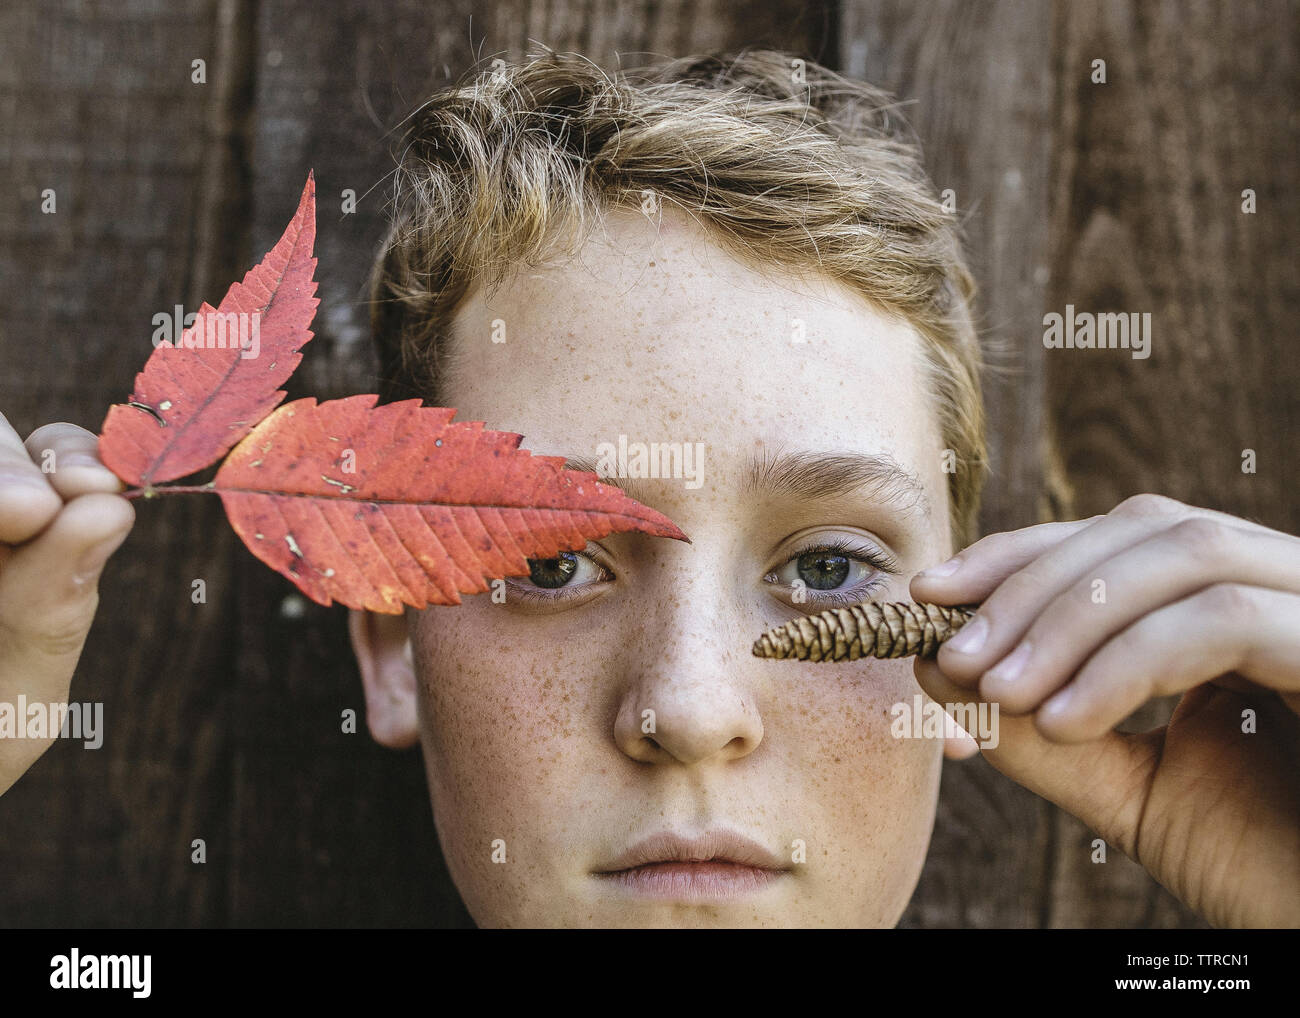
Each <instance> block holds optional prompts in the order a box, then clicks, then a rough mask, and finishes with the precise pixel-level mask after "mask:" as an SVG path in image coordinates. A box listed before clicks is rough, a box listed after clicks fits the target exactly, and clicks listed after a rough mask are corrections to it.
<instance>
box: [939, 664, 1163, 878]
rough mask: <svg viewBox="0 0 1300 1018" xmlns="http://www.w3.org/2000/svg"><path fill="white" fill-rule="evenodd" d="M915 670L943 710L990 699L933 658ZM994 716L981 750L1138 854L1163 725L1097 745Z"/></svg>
mask: <svg viewBox="0 0 1300 1018" xmlns="http://www.w3.org/2000/svg"><path fill="white" fill-rule="evenodd" d="M914 672H915V674H916V679H917V682H918V684H919V685H920V686H921V688H922V689H923V690H925V692H926V694H927V695H929V696H930V697H931V698H932V699H933V700H935V701H936V702H938V703H940V704H943V705H944V707H945V709H948V708H950V707H956V708H961V707H962V705H975V706H978V704H980V703H986V702H987V701H985V700H983V699H982V698H981V697H980V696H979V694H978V693H977V692H975V691H973V690H970V689H967V688H965V687H962V686H959V685H957V684H956V683H954V682H953V681H952V680H951V679H950V678H949V677H948V676H946V675H945V674H944V673H943V671H942V670H941V669H940V667H939V666H938V664H937V663H936V662H935V661H933V660H922V659H918V660H917V662H916V664H915V665H914ZM995 706H996V703H994V704H990V708H992V707H995ZM948 713H949V714H952V713H953V710H948ZM992 721H993V724H994V731H993V735H992V737H991V738H989V739H988V740H986V741H985V743H984V746H983V748H982V749H981V752H982V754H983V756H984V759H985V760H987V761H988V762H989V763H990V764H992V765H993V766H994V767H995V768H997V769H998V770H999V771H1001V772H1002V773H1003V774H1005V775H1006V776H1007V777H1009V778H1011V780H1013V781H1015V782H1016V783H1017V784H1020V785H1023V786H1024V787H1025V788H1028V789H1029V790H1030V791H1031V792H1034V793H1035V794H1037V795H1041V796H1042V797H1043V798H1045V799H1047V800H1049V801H1051V802H1054V803H1056V805H1058V806H1060V807H1061V808H1062V809H1063V810H1066V811H1067V812H1068V813H1071V814H1072V815H1074V816H1076V817H1078V818H1079V819H1080V820H1082V821H1083V822H1084V823H1085V824H1087V825H1088V826H1089V827H1090V828H1092V829H1093V830H1094V831H1096V832H1097V833H1098V834H1100V835H1101V836H1102V837H1103V838H1104V839H1105V840H1106V841H1107V842H1109V843H1111V844H1113V845H1117V846H1119V848H1120V849H1121V850H1122V851H1124V852H1125V853H1127V854H1129V855H1130V856H1132V855H1133V854H1134V852H1135V845H1136V834H1137V830H1138V823H1139V821H1140V819H1141V816H1142V804H1143V803H1144V802H1145V800H1146V790H1147V788H1148V787H1149V785H1150V782H1151V778H1152V776H1153V775H1154V773H1155V768H1156V766H1157V765H1158V763H1159V760H1160V747H1161V745H1162V743H1163V738H1164V733H1163V730H1162V729H1156V730H1154V731H1151V732H1143V733H1142V734H1140V735H1130V734H1121V733H1118V732H1107V733H1106V734H1105V735H1103V736H1102V737H1101V738H1099V739H1095V740H1093V741H1092V742H1088V743H1083V744H1080V745H1062V744H1059V743H1055V742H1051V741H1050V740H1048V739H1046V738H1045V737H1044V736H1043V735H1042V733H1041V732H1039V731H1038V729H1037V727H1036V726H1035V725H1034V721H1033V718H1032V717H1020V718H1016V717H1006V716H1003V715H1001V713H1000V712H998V713H994V714H992Z"/></svg>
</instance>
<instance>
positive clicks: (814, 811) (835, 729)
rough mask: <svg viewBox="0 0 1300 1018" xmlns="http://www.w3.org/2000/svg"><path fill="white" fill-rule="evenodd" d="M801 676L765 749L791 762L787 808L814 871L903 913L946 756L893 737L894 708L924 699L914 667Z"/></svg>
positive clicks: (775, 718) (776, 703)
mask: <svg viewBox="0 0 1300 1018" xmlns="http://www.w3.org/2000/svg"><path fill="white" fill-rule="evenodd" d="M796 667H797V669H798V673H797V674H790V675H787V676H785V677H784V678H783V683H784V682H787V681H788V682H791V684H792V687H791V690H790V692H789V693H788V694H786V695H774V696H773V702H772V704H771V706H770V707H769V709H768V710H767V711H766V717H765V719H764V724H765V730H766V733H765V736H764V741H766V740H767V739H768V738H772V739H773V740H774V742H778V741H779V744H780V745H781V747H782V754H783V755H787V757H788V761H787V763H786V764H785V767H784V770H785V772H786V774H787V775H788V776H789V777H790V779H791V780H792V781H793V782H794V784H793V785H792V787H791V795H790V798H791V801H790V803H789V807H790V809H791V813H792V815H794V816H802V817H803V818H805V820H806V821H807V823H808V824H809V834H808V835H807V837H808V842H807V844H808V856H809V861H810V862H811V861H813V860H814V859H815V858H818V857H819V858H820V860H821V861H822V863H823V865H824V866H825V872H826V875H827V876H829V877H830V878H831V879H833V880H835V881H836V882H837V883H840V884H841V886H842V887H845V888H846V889H847V888H853V889H854V890H855V891H856V892H858V893H860V894H861V895H862V896H863V897H864V898H865V899H866V900H868V901H870V902H872V903H873V906H881V907H884V909H885V911H886V912H888V910H889V908H891V907H893V905H894V904H896V905H897V909H898V910H899V911H900V912H901V910H902V908H903V907H905V905H906V902H907V898H908V897H909V896H910V894H911V891H912V889H913V887H914V885H915V880H916V878H917V876H919V874H920V870H921V866H922V865H923V863H924V857H925V851H926V847H927V846H928V844H929V838H930V831H931V828H932V825H933V818H934V806H935V802H936V800H937V796H938V788H939V774H940V768H941V766H942V752H943V745H942V742H940V741H937V740H934V739H911V738H903V739H900V738H895V737H894V735H893V734H892V732H891V730H890V726H891V722H892V721H893V714H892V713H891V708H892V707H893V706H894V704H896V703H900V702H902V703H908V704H910V703H911V702H912V697H913V696H914V695H916V694H918V693H920V687H919V686H917V685H916V681H915V678H914V677H913V674H912V666H911V660H910V659H904V660H901V661H872V662H869V663H867V664H865V665H863V664H862V663H861V662H859V663H857V664H853V665H843V666H840V665H822V664H810V665H809V664H805V665H800V666H796ZM792 671H793V669H792ZM796 684H797V685H796ZM795 836H796V837H798V836H799V835H795ZM813 839H816V842H817V847H816V848H814V840H813ZM846 904H847V903H846ZM882 916H884V913H882ZM895 918H896V917H895ZM880 921H883V922H889V921H892V920H891V919H890V918H889V917H888V916H884V918H882V919H881V920H880Z"/></svg>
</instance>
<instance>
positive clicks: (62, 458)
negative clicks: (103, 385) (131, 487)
mask: <svg viewBox="0 0 1300 1018" xmlns="http://www.w3.org/2000/svg"><path fill="white" fill-rule="evenodd" d="M23 444H24V446H25V447H26V449H27V453H28V455H29V456H30V457H31V459H32V460H33V462H35V463H36V464H37V465H38V466H39V467H40V469H41V471H42V472H43V473H44V474H45V476H46V478H47V479H48V480H49V482H50V483H51V484H52V485H54V490H55V491H57V492H58V493H59V495H60V496H61V497H62V498H63V500H64V501H65V502H67V501H70V500H71V499H74V498H76V497H77V496H78V495H89V494H91V493H92V492H96V491H102V492H106V493H108V494H110V495H111V494H116V493H117V492H119V491H122V490H123V489H124V485H123V484H122V482H121V481H120V480H118V477H117V475H116V474H114V473H113V471H111V470H109V469H108V467H106V466H104V464H103V463H102V462H101V461H100V459H99V436H98V435H95V434H93V433H91V432H89V431H87V430H86V429H85V428H79V427H77V425H75V424H46V425H44V426H42V427H39V428H37V429H36V430H35V431H33V432H32V433H31V434H30V435H28V436H27V441H26V442H25V443H23Z"/></svg>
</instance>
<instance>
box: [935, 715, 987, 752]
mask: <svg viewBox="0 0 1300 1018" xmlns="http://www.w3.org/2000/svg"><path fill="white" fill-rule="evenodd" d="M944 717H945V718H947V719H948V721H949V722H950V723H951V726H952V729H953V731H952V734H949V735H945V736H944V740H943V755H944V757H945V758H946V759H948V760H969V759H970V758H971V757H973V756H976V755H977V754H978V753H979V751H980V744H979V743H978V742H976V741H975V736H973V735H971V734H970V732H968V731H966V729H964V728H962V726H961V725H959V724H957V722H956V721H954V720H953V719H952V715H951V714H946V713H945V715H944Z"/></svg>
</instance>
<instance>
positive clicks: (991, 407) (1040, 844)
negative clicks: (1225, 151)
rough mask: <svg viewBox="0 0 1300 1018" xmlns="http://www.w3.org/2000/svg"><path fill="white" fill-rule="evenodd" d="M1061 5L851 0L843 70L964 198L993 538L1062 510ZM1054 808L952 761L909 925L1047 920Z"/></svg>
mask: <svg viewBox="0 0 1300 1018" xmlns="http://www.w3.org/2000/svg"><path fill="white" fill-rule="evenodd" d="M1051 38H1052V23H1051V11H1050V8H1048V7H1047V6H1045V5H1039V4H1022V3H1015V2H1010V0H980V2H975V3H969V2H964V0H945V2H940V3H927V4H912V3H909V2H906V0H890V2H871V0H849V2H848V3H846V4H844V7H843V20H842V23H841V29H840V49H841V53H842V55H843V56H842V60H843V67H844V71H845V73H847V74H850V75H852V76H854V77H857V78H863V79H866V80H868V81H871V82H872V83H874V84H877V85H881V86H883V87H885V88H887V89H889V90H890V91H892V92H894V93H895V95H897V96H898V98H899V99H900V100H901V102H902V104H903V106H902V112H903V115H904V116H906V117H907V118H908V119H909V120H910V121H911V123H912V125H913V127H914V128H915V129H916V131H917V133H918V135H919V137H920V139H921V142H922V145H923V147H924V151H925V154H926V164H927V168H928V170H929V172H930V174H931V177H932V178H933V179H934V182H935V186H936V187H937V188H938V189H939V190H940V191H943V190H944V189H946V188H951V189H952V190H953V191H955V192H956V199H957V208H958V210H959V212H960V213H961V215H962V217H963V221H964V224H965V229H966V233H967V252H968V257H969V258H970V261H971V266H972V269H973V271H974V272H975V275H976V279H977V281H978V284H979V286H980V291H981V292H980V298H979V300H980V304H979V308H978V311H979V315H980V318H979V323H980V330H981V335H982V336H983V337H984V338H985V340H986V342H987V343H988V345H989V346H990V347H991V348H993V350H994V351H995V356H994V357H993V358H992V363H993V364H994V365H995V366H996V368H997V369H998V371H999V373H998V374H994V375H992V376H991V377H990V380H989V384H988V385H987V388H986V392H985V398H986V402H987V406H988V413H989V441H990V447H991V448H990V467H991V477H990V480H989V484H988V487H987V490H986V494H985V498H984V504H983V510H982V514H981V520H980V522H981V529H982V530H983V531H984V532H992V531H997V530H1008V529H1014V528H1017V527H1023V526H1028V525H1029V524H1032V523H1036V522H1038V521H1039V520H1040V519H1043V518H1047V517H1048V516H1049V515H1050V513H1051V511H1052V510H1051V506H1050V504H1049V489H1048V483H1047V480H1046V478H1045V476H1044V470H1043V457H1042V455H1041V451H1042V447H1041V445H1040V436H1041V435H1042V430H1043V420H1044V402H1043V366H1042V345H1041V341H1040V335H1041V334H1040V332H1039V330H1038V329H1036V328H1034V327H1032V323H1033V322H1034V321H1036V320H1037V318H1038V316H1039V315H1040V312H1039V311H1038V309H1039V308H1040V307H1041V306H1042V302H1043V295H1044V292H1045V285H1046V283H1047V264H1048V256H1049V237H1048V233H1047V220H1048V217H1047V199H1048V194H1049V191H1050V188H1049V169H1050V155H1051V151H1050V147H1049V138H1050V123H1051V119H1050V118H1051V97H1052V80H1053V79H1052V67H1051ZM1055 812H1057V811H1056V809H1055V807H1053V806H1051V805H1050V804H1048V803H1045V802H1044V801H1043V800H1041V799H1039V798H1038V797H1037V796H1035V795H1033V794H1032V793H1030V792H1028V791H1026V790H1025V789H1023V788H1021V787H1020V786H1018V785H1016V784H1014V783H1013V782H1011V781H1009V780H1008V779H1006V778H1004V777H1003V776H1002V775H1001V774H999V773H998V772H997V771H995V770H994V769H993V768H992V767H990V766H988V765H987V764H985V763H984V761H983V760H978V759H977V760H972V761H967V762H964V763H959V764H954V763H948V764H946V765H945V770H944V777H943V783H942V787H941V790H940V796H939V808H938V814H937V817H936V821H935V831H934V835H933V839H932V842H931V849H930V855H929V857H928V858H927V860H926V867H925V870H924V871H923V873H922V875H921V880H920V883H919V884H918V886H917V891H916V894H915V895H914V897H913V899H912V903H911V905H910V906H909V908H908V910H907V912H906V913H905V914H904V916H903V919H902V923H901V925H903V926H950V927H951V926H1010V927H1026V926H1036V925H1038V924H1039V923H1040V921H1041V918H1042V913H1043V910H1044V908H1045V901H1046V898H1045V895H1046V888H1047V884H1048V879H1049V873H1048V846H1049V842H1050V839H1051V837H1052V834H1053V823H1054V821H1053V813H1055Z"/></svg>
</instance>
